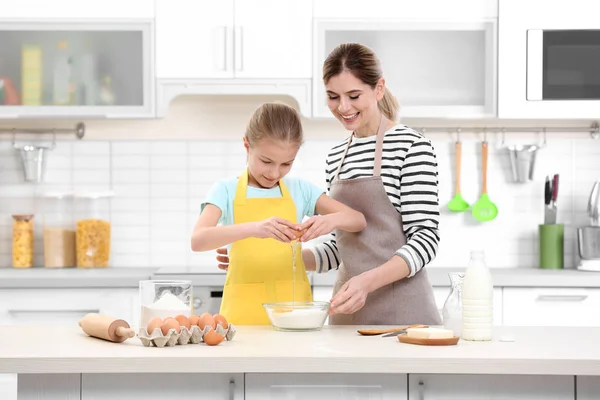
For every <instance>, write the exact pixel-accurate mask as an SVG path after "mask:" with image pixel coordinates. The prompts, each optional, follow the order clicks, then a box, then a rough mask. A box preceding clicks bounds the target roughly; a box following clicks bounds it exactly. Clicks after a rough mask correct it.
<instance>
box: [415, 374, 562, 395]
mask: <svg viewBox="0 0 600 400" xmlns="http://www.w3.org/2000/svg"><path fill="white" fill-rule="evenodd" d="M573 393H574V387H573V377H571V376H533V375H453V374H439V375H438V374H436V375H433V374H432V375H428V374H410V375H409V377H408V399H409V400H480V399H486V400H574V395H573Z"/></svg>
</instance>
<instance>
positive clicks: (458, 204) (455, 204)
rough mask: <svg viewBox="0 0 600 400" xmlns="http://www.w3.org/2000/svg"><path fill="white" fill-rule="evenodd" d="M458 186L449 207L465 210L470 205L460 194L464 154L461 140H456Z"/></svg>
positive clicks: (456, 210) (452, 209)
mask: <svg viewBox="0 0 600 400" xmlns="http://www.w3.org/2000/svg"><path fill="white" fill-rule="evenodd" d="M455 150H456V152H455V153H456V188H455V189H454V197H453V198H452V200H450V202H449V203H448V209H449V210H450V211H454V212H463V211H466V210H468V209H469V207H470V205H469V203H467V202H466V201H465V200H464V199H463V198H462V195H461V194H460V166H461V156H462V144H461V142H460V140H457V141H456V144H455Z"/></svg>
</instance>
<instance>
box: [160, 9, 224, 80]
mask: <svg viewBox="0 0 600 400" xmlns="http://www.w3.org/2000/svg"><path fill="white" fill-rule="evenodd" d="M156 76H157V78H159V79H161V78H162V79H199V78H231V77H233V0H222V1H197V0H156Z"/></svg>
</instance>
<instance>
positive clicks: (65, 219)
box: [42, 192, 77, 268]
mask: <svg viewBox="0 0 600 400" xmlns="http://www.w3.org/2000/svg"><path fill="white" fill-rule="evenodd" d="M42 204H43V219H44V230H43V238H44V267H46V268H64V267H74V266H75V265H76V264H77V263H76V261H75V257H76V251H75V221H74V217H73V194H71V193H69V192H64V193H63V192H56V193H44V194H43V196H42Z"/></svg>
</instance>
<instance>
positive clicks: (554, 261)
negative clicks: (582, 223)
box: [538, 224, 565, 269]
mask: <svg viewBox="0 0 600 400" xmlns="http://www.w3.org/2000/svg"><path fill="white" fill-rule="evenodd" d="M538 231H539V240H540V268H542V269H563V268H564V266H565V262H564V260H565V258H564V248H565V226H564V225H563V224H544V225H540V226H539V230H538Z"/></svg>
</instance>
